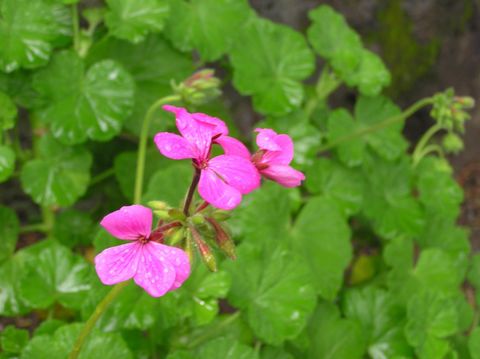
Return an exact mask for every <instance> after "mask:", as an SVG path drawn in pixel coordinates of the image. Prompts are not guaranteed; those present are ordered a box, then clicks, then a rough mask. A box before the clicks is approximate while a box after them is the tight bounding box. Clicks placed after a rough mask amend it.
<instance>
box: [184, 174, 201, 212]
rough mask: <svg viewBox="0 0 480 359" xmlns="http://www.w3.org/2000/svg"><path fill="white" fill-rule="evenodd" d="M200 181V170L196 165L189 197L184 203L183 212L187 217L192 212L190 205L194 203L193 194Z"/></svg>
mask: <svg viewBox="0 0 480 359" xmlns="http://www.w3.org/2000/svg"><path fill="white" fill-rule="evenodd" d="M198 181H200V170H199V169H198V168H197V167H195V173H194V174H193V178H192V183H191V184H190V188H189V189H188V193H187V197H186V198H185V204H184V205H183V213H184V214H185V216H187V217H188V216H189V214H190V205H191V204H192V199H193V195H194V194H195V189H196V188H197V185H198Z"/></svg>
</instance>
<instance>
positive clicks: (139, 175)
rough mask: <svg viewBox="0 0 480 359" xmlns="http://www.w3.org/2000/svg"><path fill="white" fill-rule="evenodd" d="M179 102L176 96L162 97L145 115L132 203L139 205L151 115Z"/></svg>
mask: <svg viewBox="0 0 480 359" xmlns="http://www.w3.org/2000/svg"><path fill="white" fill-rule="evenodd" d="M179 100H180V96H178V95H171V96H166V97H162V98H161V99H159V100H157V102H155V103H154V104H153V105H152V106H150V108H149V109H148V111H147V114H146V115H145V118H144V120H143V124H142V130H141V132H140V142H139V144H138V155H137V172H136V175H135V190H134V194H133V202H134V203H140V201H141V199H142V190H143V177H144V172H145V155H146V153H147V137H148V130H149V128H150V122H151V121H152V118H153V115H154V114H155V111H157V110H158V109H159V108H160V107H161V106H163V105H166V104H168V103H171V102H176V101H179Z"/></svg>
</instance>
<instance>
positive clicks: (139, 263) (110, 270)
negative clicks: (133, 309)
mask: <svg viewBox="0 0 480 359" xmlns="http://www.w3.org/2000/svg"><path fill="white" fill-rule="evenodd" d="M152 220H153V214H152V211H151V210H150V209H149V208H146V207H143V206H140V205H133V206H125V207H122V208H120V209H119V210H117V211H115V212H112V213H110V214H108V215H106V216H105V217H104V218H103V219H102V221H101V222H100V224H101V225H102V226H103V227H104V228H105V229H106V230H107V231H108V232H110V234H112V235H113V236H115V237H117V238H119V239H123V240H127V241H130V243H127V244H122V245H119V246H116V247H111V248H107V249H105V250H104V251H103V252H101V253H100V254H98V255H97V256H96V257H95V269H96V271H97V274H98V276H99V277H100V280H101V281H102V283H103V284H107V285H112V284H116V283H119V282H123V281H126V280H129V279H131V278H133V280H134V281H135V283H137V284H138V285H139V286H140V287H142V288H143V289H145V290H146V291H147V293H148V294H150V295H151V296H152V297H160V296H162V295H164V294H165V293H167V292H168V291H171V290H175V289H177V288H179V287H180V286H181V285H182V284H183V282H184V281H185V280H186V279H187V278H188V276H189V275H190V262H189V259H188V255H187V254H186V253H185V252H184V251H183V250H181V249H179V248H176V247H171V246H167V245H163V244H160V243H157V242H154V241H151V240H150V234H151V228H152Z"/></svg>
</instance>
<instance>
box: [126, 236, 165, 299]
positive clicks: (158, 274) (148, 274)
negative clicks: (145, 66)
mask: <svg viewBox="0 0 480 359" xmlns="http://www.w3.org/2000/svg"><path fill="white" fill-rule="evenodd" d="M154 243H155V242H148V243H147V244H144V245H142V247H141V254H140V260H139V262H138V268H137V273H136V274H135V276H134V277H133V279H134V280H135V283H137V284H138V285H139V286H140V287H142V288H143V289H145V291H146V292H147V293H148V294H150V295H151V296H152V297H161V296H162V295H164V294H165V293H167V292H168V291H169V290H170V288H172V286H173V283H174V281H175V268H174V267H173V265H172V264H171V263H170V262H169V261H168V258H167V257H166V256H163V254H159V253H157V248H156V246H155V245H154Z"/></svg>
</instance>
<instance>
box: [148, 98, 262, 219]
mask: <svg viewBox="0 0 480 359" xmlns="http://www.w3.org/2000/svg"><path fill="white" fill-rule="evenodd" d="M164 108H165V109H166V110H167V111H171V112H173V113H175V115H176V124H177V128H178V130H179V131H180V133H181V136H179V135H176V134H173V133H168V132H160V133H158V134H157V135H156V136H155V139H154V141H155V143H156V145H157V147H158V149H159V151H160V152H161V153H162V154H163V155H164V156H166V157H168V158H172V159H175V160H180V159H187V158H191V159H192V160H193V164H194V166H195V167H196V168H197V169H198V170H200V181H199V184H198V192H199V193H200V196H201V197H202V198H203V199H204V200H205V201H207V202H208V203H210V204H211V205H213V206H214V207H217V208H220V209H224V210H230V209H233V208H235V207H236V206H238V204H240V202H241V200H242V195H243V194H247V193H249V192H251V191H253V190H254V189H256V188H257V187H258V186H260V175H259V174H258V171H257V170H256V168H255V166H254V165H253V164H252V163H251V162H250V160H249V159H248V158H245V157H244V156H245V155H246V153H248V156H249V155H250V153H249V152H248V150H247V149H246V148H245V146H243V144H241V143H240V141H238V140H235V139H234V138H232V137H229V136H228V129H227V127H226V126H225V123H223V121H221V120H219V119H218V118H215V117H210V116H207V115H204V114H198V113H196V114H190V113H188V111H187V110H185V109H183V108H178V107H173V106H165V107H164ZM219 140H220V142H222V141H223V143H226V145H225V146H226V149H225V148H224V150H225V152H226V154H224V155H220V156H217V157H214V158H210V154H211V150H212V145H213V143H219V142H218V141H219ZM239 143H240V145H239ZM241 147H243V149H242V148H241ZM245 151H246V153H245ZM240 154H241V155H240Z"/></svg>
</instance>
